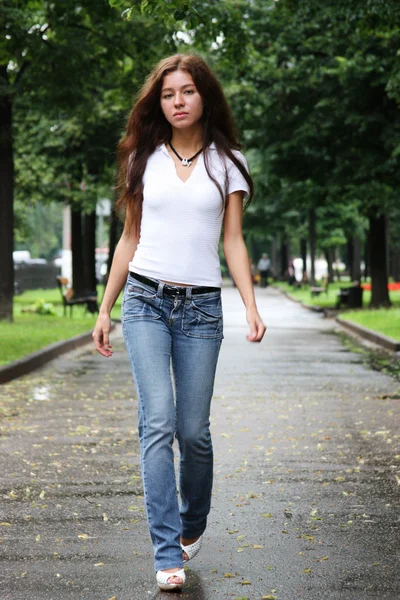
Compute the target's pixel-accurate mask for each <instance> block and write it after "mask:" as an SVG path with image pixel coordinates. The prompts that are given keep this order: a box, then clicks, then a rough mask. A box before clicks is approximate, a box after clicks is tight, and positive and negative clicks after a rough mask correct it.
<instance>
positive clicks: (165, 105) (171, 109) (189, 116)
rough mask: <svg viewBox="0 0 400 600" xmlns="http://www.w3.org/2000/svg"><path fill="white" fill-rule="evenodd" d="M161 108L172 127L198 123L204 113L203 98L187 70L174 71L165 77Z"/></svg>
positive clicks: (181, 127) (178, 127)
mask: <svg viewBox="0 0 400 600" xmlns="http://www.w3.org/2000/svg"><path fill="white" fill-rule="evenodd" d="M161 109H162V111H163V113H164V116H165V118H166V119H167V121H168V122H169V123H171V125H172V127H175V128H177V129H183V128H185V127H190V126H192V125H194V124H195V123H197V122H198V121H199V120H200V118H201V116H202V114H203V100H202V98H201V96H200V94H199V92H198V91H197V88H196V86H195V84H194V81H193V79H192V76H191V75H190V74H189V73H188V72H187V71H174V72H173V73H169V74H168V75H166V76H165V77H164V81H163V85H162V89H161Z"/></svg>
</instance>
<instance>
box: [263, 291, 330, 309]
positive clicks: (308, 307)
mask: <svg viewBox="0 0 400 600" xmlns="http://www.w3.org/2000/svg"><path fill="white" fill-rule="evenodd" d="M271 287H273V288H274V290H278V292H280V293H281V294H283V295H284V296H286V298H287V299H288V300H291V301H292V302H296V304H300V305H301V306H304V308H306V309H307V310H312V311H313V312H317V313H325V308H323V307H322V306H318V305H317V304H315V305H314V304H305V303H304V302H302V301H301V300H297V299H296V298H293V296H291V295H290V294H289V293H288V292H286V291H285V290H281V288H279V287H275V286H271Z"/></svg>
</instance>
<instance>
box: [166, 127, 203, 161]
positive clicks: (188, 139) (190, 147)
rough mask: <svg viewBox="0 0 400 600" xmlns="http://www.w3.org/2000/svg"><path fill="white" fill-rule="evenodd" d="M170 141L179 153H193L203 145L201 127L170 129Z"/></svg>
mask: <svg viewBox="0 0 400 600" xmlns="http://www.w3.org/2000/svg"><path fill="white" fill-rule="evenodd" d="M171 143H172V145H173V146H174V148H175V149H176V150H180V154H184V155H186V154H195V153H196V152H197V151H198V150H200V148H201V147H202V145H203V130H202V128H201V127H198V126H197V127H188V128H185V129H175V128H173V129H172V137H171Z"/></svg>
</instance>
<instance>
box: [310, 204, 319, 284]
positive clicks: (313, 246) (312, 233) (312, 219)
mask: <svg viewBox="0 0 400 600" xmlns="http://www.w3.org/2000/svg"><path fill="white" fill-rule="evenodd" d="M308 232H309V243H310V259H311V285H315V252H316V247H317V227H316V215H315V208H314V207H312V208H310V210H309V213H308Z"/></svg>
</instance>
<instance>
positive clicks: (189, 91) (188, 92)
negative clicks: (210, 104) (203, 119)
mask: <svg viewBox="0 0 400 600" xmlns="http://www.w3.org/2000/svg"><path fill="white" fill-rule="evenodd" d="M185 94H194V90H186V92H185Z"/></svg>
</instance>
